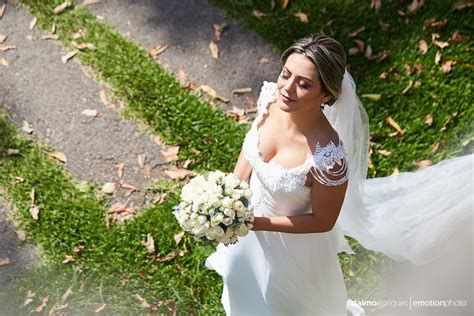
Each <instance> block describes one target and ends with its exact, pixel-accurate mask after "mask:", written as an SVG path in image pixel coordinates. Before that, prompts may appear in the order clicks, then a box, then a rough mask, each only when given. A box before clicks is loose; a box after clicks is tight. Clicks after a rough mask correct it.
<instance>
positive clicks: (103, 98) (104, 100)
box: [99, 89, 110, 106]
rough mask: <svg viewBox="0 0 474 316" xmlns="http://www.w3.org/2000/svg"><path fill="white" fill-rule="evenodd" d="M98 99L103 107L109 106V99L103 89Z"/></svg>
mask: <svg viewBox="0 0 474 316" xmlns="http://www.w3.org/2000/svg"><path fill="white" fill-rule="evenodd" d="M99 97H100V102H102V104H103V105H105V106H109V105H110V101H109V98H108V97H107V92H106V91H105V90H104V89H100V93H99Z"/></svg>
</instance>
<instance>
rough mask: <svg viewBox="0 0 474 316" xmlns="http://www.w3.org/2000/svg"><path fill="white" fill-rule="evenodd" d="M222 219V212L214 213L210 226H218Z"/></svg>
mask: <svg viewBox="0 0 474 316" xmlns="http://www.w3.org/2000/svg"><path fill="white" fill-rule="evenodd" d="M223 219H224V215H223V214H222V213H219V214H217V215H214V216H213V217H211V226H213V227H214V226H218V225H219V224H220V223H222V220H223Z"/></svg>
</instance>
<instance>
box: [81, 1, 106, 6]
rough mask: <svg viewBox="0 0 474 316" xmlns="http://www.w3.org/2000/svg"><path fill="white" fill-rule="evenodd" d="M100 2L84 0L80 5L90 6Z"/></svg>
mask: <svg viewBox="0 0 474 316" xmlns="http://www.w3.org/2000/svg"><path fill="white" fill-rule="evenodd" d="M101 2H102V0H84V1H83V2H82V5H91V4H96V3H101Z"/></svg>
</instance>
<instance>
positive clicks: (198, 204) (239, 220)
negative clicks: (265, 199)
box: [173, 171, 254, 246]
mask: <svg viewBox="0 0 474 316" xmlns="http://www.w3.org/2000/svg"><path fill="white" fill-rule="evenodd" d="M251 196H252V192H251V191H250V189H249V185H248V184H247V182H245V181H240V179H239V178H238V177H237V176H236V175H235V174H233V173H229V174H225V173H223V172H221V171H212V172H209V173H208V174H206V175H198V176H196V177H194V178H193V179H191V181H189V183H188V184H186V185H185V186H184V187H183V189H182V191H181V200H180V202H179V204H178V205H176V206H175V207H174V211H173V214H174V215H175V216H176V219H177V220H178V222H179V224H180V226H181V228H183V229H184V230H185V231H188V232H191V233H192V234H193V235H195V239H197V240H204V241H210V240H216V241H218V242H222V243H223V244H225V245H226V246H227V245H228V244H233V243H236V242H237V236H240V237H243V236H246V235H247V234H248V232H249V230H250V229H251V228H252V227H253V225H252V223H253V220H254V216H253V210H252V207H251V206H250V197H251Z"/></svg>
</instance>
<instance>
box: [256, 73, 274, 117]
mask: <svg viewBox="0 0 474 316" xmlns="http://www.w3.org/2000/svg"><path fill="white" fill-rule="evenodd" d="M276 87H277V84H276V82H270V81H264V82H263V85H262V88H261V89H260V95H259V97H258V101H257V109H258V112H259V114H260V115H263V114H264V113H266V111H267V109H268V107H267V105H268V103H270V102H273V101H275V96H274V94H275V91H276Z"/></svg>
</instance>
